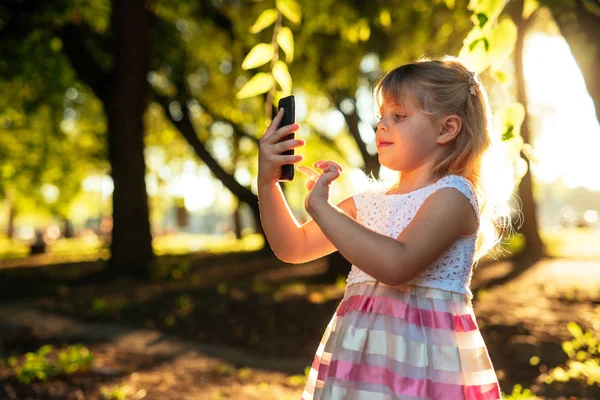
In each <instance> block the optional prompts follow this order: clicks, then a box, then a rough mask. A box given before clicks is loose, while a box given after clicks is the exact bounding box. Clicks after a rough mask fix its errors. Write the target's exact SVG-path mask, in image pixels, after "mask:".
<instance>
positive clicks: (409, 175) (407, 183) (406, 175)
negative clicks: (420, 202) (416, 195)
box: [388, 171, 435, 194]
mask: <svg viewBox="0 0 600 400" xmlns="http://www.w3.org/2000/svg"><path fill="white" fill-rule="evenodd" d="M425 172H426V173H423V172H421V171H410V172H402V173H401V174H400V178H399V180H398V183H397V184H396V185H395V186H394V187H393V188H392V189H391V190H389V191H388V194H404V193H409V192H413V191H415V190H419V189H421V188H424V187H425V186H429V185H431V184H433V183H435V182H434V181H433V180H432V179H431V177H430V176H429V171H425Z"/></svg>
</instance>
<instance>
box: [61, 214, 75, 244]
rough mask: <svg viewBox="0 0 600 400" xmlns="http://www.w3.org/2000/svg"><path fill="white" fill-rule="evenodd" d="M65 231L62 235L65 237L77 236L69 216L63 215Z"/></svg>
mask: <svg viewBox="0 0 600 400" xmlns="http://www.w3.org/2000/svg"><path fill="white" fill-rule="evenodd" d="M62 220H63V233H62V236H63V237H64V238H65V239H71V238H73V237H75V232H74V231H73V223H72V222H71V220H70V219H69V218H67V217H63V219H62Z"/></svg>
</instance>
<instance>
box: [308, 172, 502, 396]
mask: <svg viewBox="0 0 600 400" xmlns="http://www.w3.org/2000/svg"><path fill="white" fill-rule="evenodd" d="M442 188H454V189H457V190H459V191H460V192H461V193H463V194H464V195H465V196H466V197H467V198H468V199H469V201H470V202H471V204H472V205H473V208H474V210H475V213H476V214H477V217H478V218H479V208H478V206H477V199H476V196H475V192H474V190H473V187H472V185H471V183H470V182H469V181H468V180H466V179H464V178H462V177H460V176H456V175H449V176H446V177H444V178H442V179H440V180H438V181H437V182H436V183H434V184H432V185H429V186H426V187H423V188H421V189H418V190H415V191H413V192H410V193H406V194H386V193H385V192H384V191H372V192H365V193H361V194H358V195H356V196H355V197H354V201H355V204H356V207H357V220H358V222H360V223H361V224H363V225H365V226H367V227H368V228H370V229H372V230H374V231H376V232H378V233H381V234H385V235H388V236H390V237H397V236H398V235H399V234H400V232H401V231H402V230H403V229H404V228H405V227H406V226H407V225H408V224H409V223H410V221H411V220H412V218H413V217H414V216H415V214H416V212H417V210H418V209H419V207H420V206H421V205H422V204H423V202H424V201H425V199H426V198H427V197H428V196H429V195H431V194H432V193H434V192H435V191H437V190H440V189H442ZM476 237H477V235H476V234H474V235H471V236H465V237H462V238H460V239H459V240H457V241H456V242H455V243H454V244H453V245H452V246H451V247H450V248H449V249H448V250H447V252H446V253H444V254H443V255H442V256H441V257H440V258H439V259H438V260H437V261H436V262H435V263H433V264H432V265H431V266H429V267H428V268H427V269H426V270H425V271H424V272H423V273H422V274H421V275H419V276H418V277H417V278H415V279H414V280H413V281H411V282H410V283H408V284H405V285H400V286H388V285H385V284H383V283H381V282H378V281H377V280H376V279H375V278H373V277H371V276H369V275H367V274H366V273H364V272H363V271H361V270H359V269H358V268H357V267H356V266H352V270H351V271H350V274H349V276H348V280H347V286H346V291H345V293H344V298H343V300H342V301H341V303H340V305H339V306H338V308H337V310H336V312H335V314H334V315H333V318H332V319H331V322H330V323H329V324H328V326H327V329H326V330H325V333H324V335H323V338H322V340H321V343H320V344H319V347H318V349H317V353H316V355H315V358H314V361H313V365H312V368H311V370H310V373H309V376H308V380H307V383H306V386H305V388H304V392H303V394H302V399H303V400H325V399H327V400H332V399H345V400H384V399H385V400H393V399H403V400H425V399H431V400H462V399H464V400H497V399H500V398H501V397H500V389H499V386H498V380H497V378H496V374H495V371H494V368H493V366H492V362H491V360H490V357H489V355H488V351H487V349H486V346H485V343H484V341H483V338H482V336H481V333H480V331H479V328H478V327H477V322H476V320H475V315H474V313H473V307H472V305H471V297H472V294H471V291H470V288H469V286H470V281H471V276H472V265H473V256H474V252H475V241H476Z"/></svg>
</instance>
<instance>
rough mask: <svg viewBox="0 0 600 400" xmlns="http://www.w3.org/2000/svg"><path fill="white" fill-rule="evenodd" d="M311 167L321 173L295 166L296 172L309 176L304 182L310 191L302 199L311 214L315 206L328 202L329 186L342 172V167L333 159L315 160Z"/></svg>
mask: <svg viewBox="0 0 600 400" xmlns="http://www.w3.org/2000/svg"><path fill="white" fill-rule="evenodd" d="M313 167H315V168H319V169H320V170H321V171H322V173H321V174H319V173H318V172H317V171H315V170H313V169H311V168H308V167H305V166H303V165H298V166H297V167H296V169H297V170H298V172H301V173H303V174H304V175H306V176H308V178H309V179H308V181H307V182H306V188H307V189H308V190H309V191H310V192H309V193H308V195H307V196H306V198H305V199H304V207H305V208H306V211H308V213H309V214H311V215H312V212H313V211H314V210H315V208H317V207H321V206H322V205H324V204H328V203H329V186H330V185H331V183H332V182H333V181H334V180H336V179H337V178H339V177H340V175H341V173H342V167H341V166H340V165H339V164H338V163H336V162H333V161H317V162H316V163H314V164H313Z"/></svg>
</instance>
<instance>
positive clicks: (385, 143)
mask: <svg viewBox="0 0 600 400" xmlns="http://www.w3.org/2000/svg"><path fill="white" fill-rule="evenodd" d="M379 113H380V115H379V122H378V123H377V133H376V140H377V152H378V153H379V162H380V163H381V165H383V166H385V167H387V168H389V169H391V170H394V171H402V172H404V171H413V170H415V169H417V168H419V167H422V166H424V165H426V164H428V163H429V162H434V161H435V159H436V157H437V153H438V150H439V145H438V144H437V143H436V137H437V135H438V134H439V133H440V131H441V127H440V126H438V125H437V124H436V123H435V121H434V119H432V118H431V117H430V116H429V115H427V114H425V113H424V112H422V111H421V110H420V109H419V108H417V107H416V106H414V104H413V103H412V102H411V101H405V102H404V104H397V103H394V102H391V101H385V100H384V101H383V103H382V106H381V108H380V110H379Z"/></svg>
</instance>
